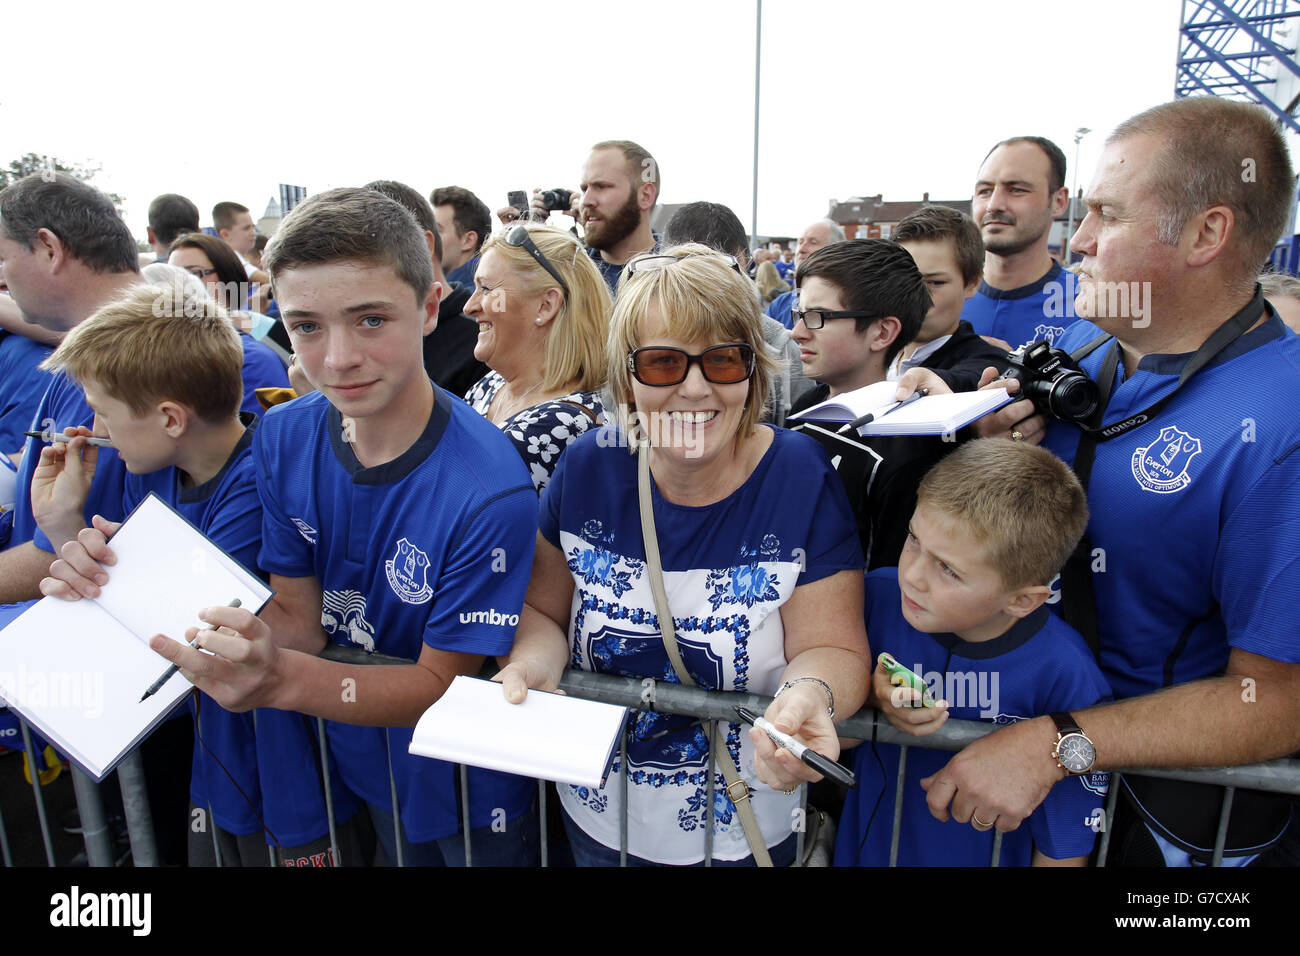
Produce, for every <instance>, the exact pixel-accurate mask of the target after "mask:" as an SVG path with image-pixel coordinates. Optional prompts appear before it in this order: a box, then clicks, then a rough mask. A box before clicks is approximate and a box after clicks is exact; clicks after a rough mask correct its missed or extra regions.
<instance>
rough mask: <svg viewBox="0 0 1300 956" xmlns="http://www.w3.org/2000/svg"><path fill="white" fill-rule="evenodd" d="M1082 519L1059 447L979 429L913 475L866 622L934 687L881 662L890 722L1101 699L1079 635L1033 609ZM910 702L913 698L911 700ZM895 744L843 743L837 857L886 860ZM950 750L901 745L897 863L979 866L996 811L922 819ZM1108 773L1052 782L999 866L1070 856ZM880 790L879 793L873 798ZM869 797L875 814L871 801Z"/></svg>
mask: <svg viewBox="0 0 1300 956" xmlns="http://www.w3.org/2000/svg"><path fill="white" fill-rule="evenodd" d="M1087 522H1088V506H1087V504H1086V503H1085V501H1084V496H1083V489H1082V488H1081V487H1080V486H1079V482H1078V479H1076V478H1075V477H1074V475H1072V474H1071V473H1070V469H1069V468H1068V467H1066V465H1065V464H1064V463H1063V462H1062V461H1061V460H1060V459H1059V458H1057V457H1056V456H1055V455H1053V454H1051V453H1049V452H1047V451H1044V450H1043V449H1041V448H1034V447H1033V446H1031V445H1025V444H1023V443H1015V442H1011V441H1008V440H1006V439H999V438H990V439H982V440H979V441H975V442H971V443H969V444H966V445H963V446H962V447H961V448H959V449H958V450H957V451H955V452H953V453H952V454H951V455H949V456H948V457H947V458H945V459H944V460H943V461H941V462H940V463H939V464H937V465H935V466H934V468H932V469H931V470H930V472H929V473H928V474H927V475H926V476H925V478H924V479H923V480H922V482H921V487H920V489H919V490H918V491H917V502H916V511H915V512H914V514H913V515H912V520H911V522H910V523H909V525H908V536H907V544H906V545H905V546H904V548H903V553H902V555H901V557H900V558H899V563H898V567H897V568H879V569H877V570H875V571H872V572H871V573H870V574H868V575H867V604H866V614H867V632H868V633H869V634H870V635H871V639H872V641H874V642H875V643H874V644H873V645H872V647H873V649H874V650H876V651H878V652H879V651H885V652H888V653H889V654H891V655H892V656H893V657H894V659H895V660H897V661H898V662H899V663H900V664H902V665H903V666H904V667H908V668H910V669H911V670H912V671H913V672H914V673H916V674H917V675H919V676H923V679H925V680H927V681H931V682H932V683H934V684H936V685H941V686H935V687H933V688H932V690H931V693H932V696H933V697H934V698H935V699H937V705H936V706H934V707H923V706H915V705H913V704H912V703H910V702H908V701H906V700H905V699H904V698H909V697H910V698H913V699H915V698H917V697H919V695H917V694H916V692H915V691H914V690H912V689H910V688H895V687H891V686H890V682H889V678H888V676H887V675H886V673H885V670H884V668H883V666H881V665H880V664H879V663H877V666H876V671H875V674H874V676H873V678H872V695H873V698H874V699H873V700H872V703H874V704H875V706H876V707H878V708H880V710H881V711H882V712H883V713H884V715H885V716H886V718H887V719H888V720H889V721H890V723H892V724H894V726H896V727H898V728H899V729H900V730H904V731H906V732H908V733H912V734H916V735H917V736H921V735H924V734H927V733H930V732H931V731H933V730H935V729H936V728H938V727H939V726H941V725H942V724H943V723H944V721H946V720H947V719H948V718H949V717H954V718H957V719H959V720H986V721H992V722H996V723H1000V724H1004V723H1010V722H1012V721H1016V720H1024V719H1028V718H1032V717H1038V716H1040V715H1044V714H1053V713H1060V712H1068V711H1070V710H1072V709H1074V708H1081V707H1090V706H1092V705H1093V704H1095V703H1097V702H1098V701H1099V700H1104V699H1106V698H1108V697H1109V696H1110V689H1109V688H1108V687H1107V686H1106V680H1105V678H1103V677H1102V675H1101V671H1100V670H1099V669H1098V668H1097V664H1096V662H1095V661H1094V660H1093V659H1092V655H1091V653H1090V652H1089V650H1088V646H1087V645H1086V644H1085V643H1084V642H1083V639H1082V638H1081V637H1079V635H1078V634H1077V633H1076V632H1075V631H1074V629H1073V628H1071V627H1070V626H1069V625H1068V624H1066V623H1065V622H1064V621H1062V620H1061V619H1060V618H1058V617H1055V616H1054V615H1052V614H1051V613H1049V612H1048V610H1047V609H1046V608H1045V607H1044V606H1043V602H1044V601H1045V600H1046V599H1047V597H1048V595H1049V594H1050V590H1049V588H1048V587H1047V584H1048V582H1049V581H1051V579H1052V577H1053V575H1055V574H1056V573H1057V571H1058V570H1059V569H1060V567H1061V566H1062V565H1063V564H1064V563H1065V559H1066V558H1067V557H1069V555H1070V552H1071V551H1073V550H1074V546H1075V544H1076V543H1077V542H1078V540H1079V538H1080V537H1081V536H1082V535H1083V529H1084V526H1085V525H1086V524H1087ZM916 703H917V704H919V700H916ZM898 753H899V750H898V747H897V746H894V745H891V744H877V743H870V744H867V743H864V744H862V745H860V746H859V747H858V748H857V750H856V751H855V757H854V772H855V773H856V774H857V776H858V787H857V789H856V790H854V791H853V792H852V793H851V794H850V795H849V797H848V800H847V801H846V803H845V806H844V814H843V816H842V817H841V818H840V828H839V837H838V841H837V843H836V848H835V863H836V865H838V866H853V865H863V866H884V865H886V864H887V863H888V862H889V850H890V837H891V829H892V828H891V825H890V821H892V820H893V819H894V803H893V801H894V794H895V792H896V787H897V784H898ZM947 761H948V755H947V754H946V753H944V752H943V751H939V750H923V749H919V748H913V749H912V750H911V751H910V752H909V754H908V760H907V769H906V780H905V782H904V787H903V793H902V799H903V806H904V809H903V815H902V821H901V824H900V828H901V829H900V834H899V851H898V864H899V865H900V866H987V865H988V863H989V860H990V856H991V851H992V846H993V834H992V833H991V832H989V831H991V830H992V829H993V826H994V825H995V824H996V820H995V819H994V817H993V816H992V815H991V814H989V813H987V812H984V811H982V810H981V809H980V808H978V807H977V808H976V809H975V810H974V811H973V814H972V816H971V819H970V823H971V825H970V827H967V826H965V825H964V824H963V823H961V822H958V821H955V820H948V821H939V820H936V819H935V818H934V817H933V816H931V815H930V814H929V812H928V809H927V807H926V805H925V791H924V790H923V789H922V788H921V779H922V778H923V777H928V776H929V775H930V774H932V773H935V772H936V771H938V770H939V769H940V768H942V767H943V765H944V764H945V763H947ZM1105 788H1106V775H1105V774H1089V775H1088V776H1085V777H1079V778H1077V779H1074V780H1064V781H1062V782H1061V783H1059V784H1058V785H1057V786H1056V787H1054V788H1053V789H1052V792H1051V793H1050V794H1049V795H1048V797H1047V799H1046V800H1045V801H1044V802H1043V804H1042V805H1041V806H1040V807H1039V808H1038V809H1037V810H1036V811H1034V813H1033V815H1032V816H1031V817H1030V819H1029V821H1028V825H1026V826H1022V827H1021V828H1020V829H1019V830H1017V831H1016V832H1014V833H1009V834H1007V836H1006V839H1005V840H1004V841H1003V843H1002V853H1001V857H1000V863H1001V864H1002V865H1003V866H1026V865H1028V864H1030V863H1031V862H1032V863H1033V864H1034V865H1036V866H1071V865H1072V866H1082V865H1083V864H1084V863H1086V862H1087V856H1088V854H1089V853H1090V852H1091V851H1092V845H1093V839H1094V836H1095V833H1094V830H1093V829H1092V828H1091V827H1090V826H1088V824H1087V822H1086V821H1088V820H1089V819H1091V818H1092V817H1093V814H1094V813H1095V812H1096V811H1097V809H1098V808H1100V806H1101V802H1102V799H1103V796H1104V794H1105ZM877 803H879V806H878V807H877V806H875V805H876V804H877ZM873 809H874V812H873Z"/></svg>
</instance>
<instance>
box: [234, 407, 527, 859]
mask: <svg viewBox="0 0 1300 956" xmlns="http://www.w3.org/2000/svg"><path fill="white" fill-rule="evenodd" d="M434 396H435V400H434V407H433V411H432V414H431V415H430V417H429V421H428V423H427V425H426V427H425V430H424V432H423V434H422V435H421V436H420V438H419V439H417V440H416V442H415V444H414V445H412V446H411V447H410V448H409V449H408V450H407V451H406V452H404V453H403V454H402V455H400V456H398V457H397V458H396V459H394V460H393V461H390V462H387V463H385V464H382V465H378V466H375V467H373V468H367V467H365V466H364V465H362V464H361V463H360V462H359V461H358V460H357V458H356V455H355V454H353V451H352V446H351V445H349V444H348V443H347V442H346V441H344V439H343V428H342V419H341V416H340V415H339V413H338V411H337V410H336V409H334V408H333V407H332V406H331V405H330V404H329V402H328V401H327V400H326V399H325V397H324V396H323V395H321V394H320V393H319V392H313V393H312V394H310V395H306V396H303V397H302V398H298V399H295V400H294V401H292V402H288V403H286V404H283V405H277V406H275V407H274V408H272V409H270V410H269V411H268V412H267V413H266V415H265V416H264V417H263V420H262V424H261V425H260V426H259V428H258V430H257V435H256V438H255V439H254V442H253V456H254V460H255V462H256V466H257V487H258V492H259V494H260V496H261V499H262V507H263V524H262V549H261V553H260V555H259V558H258V564H259V565H260V566H261V567H262V568H263V569H264V570H266V571H267V572H269V573H272V574H280V575H284V576H286V577H310V576H314V577H315V578H316V580H317V581H318V582H319V583H320V587H321V591H322V599H323V607H322V610H321V622H322V626H323V627H324V629H325V631H326V633H327V634H328V636H329V637H330V639H331V640H333V641H334V642H335V643H338V644H342V645H344V646H351V647H361V648H362V649H364V650H366V651H367V652H374V651H379V652H381V653H384V654H389V655H392V656H394V657H403V658H407V659H409V660H414V659H416V658H418V657H419V655H420V652H421V650H422V649H423V648H424V647H425V646H426V645H427V646H429V647H433V648H438V649H441V650H448V651H460V652H464V653H468V654H482V655H489V656H490V655H501V654H506V653H509V651H510V648H511V646H512V644H513V641H514V630H515V626H516V625H517V624H518V614H519V612H520V609H521V608H522V606H523V599H524V591H525V589H526V587H527V584H528V576H529V572H530V570H531V566H532V556H533V547H534V544H535V542H536V537H537V496H536V493H535V492H534V491H533V485H532V482H531V481H529V479H528V473H527V471H526V470H525V469H524V465H523V462H522V461H520V458H519V455H518V454H517V453H516V452H515V450H514V446H512V445H511V444H510V442H509V440H508V439H506V437H505V436H504V435H502V434H501V433H500V432H499V431H498V430H497V428H496V426H495V425H493V424H492V423H491V422H489V421H487V420H486V419H485V418H483V417H482V416H480V415H478V414H477V413H476V412H474V411H473V409H471V408H470V407H469V406H468V405H466V404H465V403H464V402H462V401H459V400H458V399H454V398H452V397H451V396H450V395H448V394H447V393H446V392H444V391H443V390H442V389H440V388H435V389H434ZM492 612H495V613H492ZM430 703H432V701H431V702H430ZM327 729H328V736H329V746H330V756H331V758H332V761H333V766H334V767H335V768H336V770H337V772H338V773H339V774H340V775H341V777H342V778H343V781H344V783H346V785H347V787H348V788H349V789H350V790H352V791H353V792H354V793H355V794H357V795H358V796H359V797H361V798H362V799H364V800H366V801H367V802H369V803H371V804H373V805H375V806H377V807H381V808H387V807H389V806H390V800H391V795H390V790H389V782H388V773H389V770H388V768H389V758H390V757H391V760H392V769H393V775H394V779H395V781H396V786H397V795H398V801H399V805H400V808H401V815H402V821H403V823H404V824H405V827H406V833H407V837H408V838H409V839H410V840H412V841H414V842H426V841H429V840H434V839H438V838H440V837H444V836H450V835H452V834H454V833H456V832H457V830H458V829H459V828H460V819H459V813H458V808H457V785H456V781H455V779H454V775H453V767H452V765H451V764H449V763H445V762H443V761H440V760H430V759H427V758H424V757H414V756H411V754H410V753H408V749H407V748H408V746H409V745H410V742H411V728H409V727H404V728H392V729H384V728H378V727H359V726H353V725H349V724H341V723H335V722H332V721H329V722H327ZM469 776H470V787H469V789H470V803H471V823H472V826H474V827H482V826H487V825H489V824H491V823H492V822H493V821H494V819H497V818H496V817H494V814H493V811H494V809H496V808H502V809H504V810H505V811H506V814H507V819H509V818H511V817H516V816H518V815H519V814H521V813H522V812H523V811H524V810H525V809H526V808H527V807H528V806H529V804H530V803H531V800H532V797H533V795H534V794H535V793H536V783H535V782H534V781H532V780H524V779H522V778H518V777H512V776H509V775H507V774H499V773H494V772H492V771H486V770H473V769H472V770H471V771H470V774H469Z"/></svg>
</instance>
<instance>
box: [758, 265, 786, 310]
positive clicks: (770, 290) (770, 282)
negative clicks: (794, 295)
mask: <svg viewBox="0 0 1300 956" xmlns="http://www.w3.org/2000/svg"><path fill="white" fill-rule="evenodd" d="M754 282H755V284H756V285H757V286H758V294H759V295H761V296H762V297H763V301H764V302H771V301H772V300H773V299H775V298H776V297H777V296H778V295H780V294H781V293H782V292H789V291H790V287H789V286H788V285H786V282H785V280H784V279H782V278H781V273H779V272H777V271H776V266H774V265H772V263H770V262H764V263H763V264H762V265H760V266H759V267H758V273H757V274H756V275H755V276H754Z"/></svg>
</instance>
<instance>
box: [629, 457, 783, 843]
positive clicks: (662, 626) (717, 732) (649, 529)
mask: <svg viewBox="0 0 1300 956" xmlns="http://www.w3.org/2000/svg"><path fill="white" fill-rule="evenodd" d="M636 491H637V500H638V502H639V504H640V509H641V536H642V538H643V539H644V542H645V559H646V566H647V567H648V568H649V571H650V590H651V592H652V593H653V594H654V599H655V613H656V614H657V615H658V616H659V636H660V637H661V638H662V639H663V642H664V650H665V651H667V652H668V660H669V661H671V662H672V665H673V670H674V671H675V672H676V674H677V679H678V680H680V681H681V682H682V684H683V685H684V686H686V687H695V686H696V683H695V681H694V680H693V679H692V677H691V675H690V674H689V673H688V672H687V670H686V664H685V662H683V661H682V652H681V648H679V647H678V646H677V632H676V629H675V628H674V627H673V612H672V608H670V607H669V606H668V592H667V591H666V590H665V589H664V573H663V562H662V561H661V560H660V558H659V536H658V535H657V534H656V533H655V516H654V507H653V500H652V498H651V495H650V446H649V444H647V443H642V444H641V445H640V446H639V447H638V448H637V475H636ZM712 738H713V739H712V740H711V741H710V746H711V747H712V748H713V752H714V753H715V754H718V755H720V756H719V757H718V767H719V768H720V769H721V770H722V778H723V779H724V780H725V781H726V782H727V796H728V797H730V798H731V802H732V803H733V804H734V805H735V807H736V812H737V813H738V814H739V816H740V824H741V826H742V827H744V830H745V839H746V840H748V841H749V849H750V852H751V853H753V854H754V861H755V862H756V863H757V864H758V865H759V866H771V865H772V857H771V855H770V854H769V853H768V852H767V843H766V842H765V841H764V840H763V831H762V830H761V829H760V828H759V825H758V817H756V816H755V815H754V808H753V807H752V806H751V805H750V802H749V785H748V784H747V783H745V781H744V780H743V779H741V776H740V774H739V773H737V772H736V768H735V766H733V764H732V762H731V754H730V753H728V751H727V747H726V741H725V740H724V739H723V736H722V731H721V723H720V722H719V721H714V722H713V735H712ZM624 772H626V768H624Z"/></svg>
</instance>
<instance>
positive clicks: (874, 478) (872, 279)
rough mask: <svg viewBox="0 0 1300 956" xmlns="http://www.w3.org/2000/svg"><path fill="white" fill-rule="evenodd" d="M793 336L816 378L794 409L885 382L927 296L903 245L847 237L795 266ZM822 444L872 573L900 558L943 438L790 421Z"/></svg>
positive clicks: (947, 446) (946, 446)
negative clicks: (870, 433)
mask: <svg viewBox="0 0 1300 956" xmlns="http://www.w3.org/2000/svg"><path fill="white" fill-rule="evenodd" d="M795 285H796V300H795V304H794V306H793V311H792V313H791V317H792V319H793V320H794V328H793V330H792V332H791V337H792V338H793V339H794V341H795V342H796V343H798V345H799V357H800V358H801V359H802V360H803V370H804V374H805V375H807V376H808V377H809V378H811V379H815V380H816V381H817V382H818V385H817V387H816V388H814V389H812V390H811V391H810V392H808V393H807V394H805V395H804V396H803V397H802V398H801V399H799V401H797V402H795V404H794V407H793V408H792V409H791V410H790V414H791V415H796V414H798V413H799V412H800V411H803V410H804V409H806V408H811V407H812V406H813V405H816V404H818V403H819V402H824V401H826V399H828V398H833V397H834V396H836V395H839V394H841V393H843V392H850V391H853V390H854V389H858V388H863V387H865V386H867V385H872V384H874V383H876V382H883V381H885V374H886V370H887V369H888V368H889V365H890V363H891V362H893V361H894V357H895V356H896V355H898V354H899V353H900V352H901V351H902V349H903V347H904V346H906V345H907V344H908V343H909V342H911V341H912V340H913V339H914V338H916V336H917V333H918V332H919V331H920V329H921V323H922V321H923V320H924V319H925V316H926V313H927V312H928V311H929V310H930V306H931V298H930V292H929V290H928V289H927V288H926V284H925V279H924V278H923V277H922V276H921V273H920V270H918V269H917V267H916V263H915V261H913V259H912V257H911V256H910V255H908V253H907V250H905V249H904V248H903V247H902V246H900V245H898V244H897V243H895V242H890V241H889V240H887V239H851V240H849V241H847V242H836V243H832V244H831V245H829V246H826V247H824V248H822V249H818V250H817V251H816V252H814V253H813V254H812V255H811V256H809V257H808V258H807V259H805V260H804V262H803V263H802V264H801V265H800V266H799V271H798V273H797V274H796V278H795ZM793 428H794V429H795V430H796V431H802V432H805V433H806V434H808V435H810V436H812V437H813V438H815V439H817V441H819V442H821V444H822V447H823V448H825V449H826V453H827V454H828V455H829V456H830V459H831V461H832V462H834V463H835V470H836V471H837V472H838V473H839V476H840V479H841V480H842V481H843V482H844V489H845V491H847V492H848V495H849V502H850V503H851V504H852V505H853V513H854V517H855V518H856V519H857V522H858V536H859V539H860V540H861V542H862V550H863V552H864V553H865V554H866V556H867V567H868V569H869V570H871V569H875V568H878V567H888V566H891V565H896V564H897V563H898V556H899V554H900V553H901V551H902V549H903V541H904V539H905V538H906V536H907V516H908V515H910V514H911V513H912V510H913V508H915V507H916V488H917V485H918V484H919V483H920V481H921V478H922V477H923V476H924V475H925V473H926V472H927V471H928V470H929V469H930V467H931V466H932V465H933V464H935V462H937V461H938V460H939V459H940V458H942V457H943V456H944V455H945V454H946V453H947V452H948V451H951V450H952V448H953V447H954V446H953V444H952V443H951V442H944V441H942V440H941V439H939V438H933V437H920V438H911V437H908V438H860V437H858V436H857V435H840V434H837V433H836V431H835V430H834V429H832V428H826V427H823V426H822V425H819V424H817V423H815V422H805V423H799V424H797V425H794V426H793Z"/></svg>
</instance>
